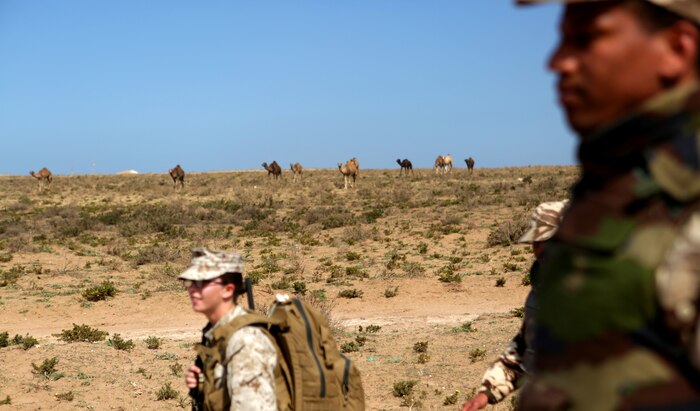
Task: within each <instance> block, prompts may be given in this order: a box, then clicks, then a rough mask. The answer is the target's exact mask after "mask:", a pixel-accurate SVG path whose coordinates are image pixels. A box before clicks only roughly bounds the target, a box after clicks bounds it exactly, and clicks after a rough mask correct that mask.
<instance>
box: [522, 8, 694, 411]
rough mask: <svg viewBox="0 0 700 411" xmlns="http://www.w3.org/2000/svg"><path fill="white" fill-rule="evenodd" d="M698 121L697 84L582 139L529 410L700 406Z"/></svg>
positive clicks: (545, 275)
mask: <svg viewBox="0 0 700 411" xmlns="http://www.w3.org/2000/svg"><path fill="white" fill-rule="evenodd" d="M686 3H692V4H693V5H694V6H695V7H698V6H700V2H699V1H697V0H693V1H686ZM696 10H697V9H696ZM699 128H700V89H699V87H698V85H697V84H692V85H691V86H684V87H679V88H676V89H673V90H672V91H670V92H667V93H664V94H662V95H659V96H657V97H655V98H653V99H652V100H650V101H648V102H647V103H646V104H644V105H643V106H642V107H641V108H640V109H638V110H637V111H636V112H634V113H630V115H629V116H627V117H625V118H624V119H621V120H619V121H618V122H617V123H616V124H613V125H611V126H609V127H608V128H606V129H605V130H602V131H600V132H598V133H597V134H595V135H592V136H586V138H585V139H583V140H582V142H581V144H580V146H579V159H580V162H581V165H582V171H583V173H582V177H581V179H580V180H579V181H578V183H577V184H576V185H575V187H574V189H573V196H572V200H571V202H570V204H569V206H568V208H567V211H566V212H565V214H564V219H563V221H562V223H561V226H560V228H559V231H558V232H557V233H556V234H555V236H554V237H553V238H552V239H551V240H550V241H549V242H548V243H547V245H546V247H545V250H544V251H545V258H544V259H543V263H542V267H541V271H540V275H541V277H542V278H541V281H540V284H539V287H538V298H539V308H540V309H539V311H538V316H537V337H536V340H535V341H536V351H537V357H536V373H535V378H534V381H532V382H531V383H530V384H528V385H527V386H526V388H525V389H524V392H523V394H522V396H521V409H523V410H596V411H606V410H642V409H643V410H645V411H653V410H692V409H700V373H699V372H698V370H700V361H698V360H699V359H700V331H699V327H698V308H700V211H699V210H700V207H699V205H700V137H699V135H700V134H699V133H698V132H699Z"/></svg>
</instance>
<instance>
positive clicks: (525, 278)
mask: <svg viewBox="0 0 700 411" xmlns="http://www.w3.org/2000/svg"><path fill="white" fill-rule="evenodd" d="M520 283H521V284H522V285H526V286H527V285H530V284H532V281H531V279H530V273H527V274H525V275H524V276H523V279H522V280H521V281H520Z"/></svg>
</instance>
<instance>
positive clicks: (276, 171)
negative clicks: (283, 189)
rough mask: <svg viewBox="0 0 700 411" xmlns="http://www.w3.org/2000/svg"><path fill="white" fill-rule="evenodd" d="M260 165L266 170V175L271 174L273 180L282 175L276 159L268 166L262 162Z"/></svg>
mask: <svg viewBox="0 0 700 411" xmlns="http://www.w3.org/2000/svg"><path fill="white" fill-rule="evenodd" d="M261 165H262V167H263V168H264V169H265V170H267V176H268V177H269V176H272V177H274V179H275V180H277V179H278V178H280V176H281V175H282V168H281V167H280V165H279V164H277V162H276V161H273V162H272V164H270V165H269V166H268V165H267V163H262V164H261Z"/></svg>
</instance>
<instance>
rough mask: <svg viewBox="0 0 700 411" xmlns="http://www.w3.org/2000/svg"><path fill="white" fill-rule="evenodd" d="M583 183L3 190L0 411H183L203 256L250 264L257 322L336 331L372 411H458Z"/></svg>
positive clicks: (145, 180)
mask: <svg viewBox="0 0 700 411" xmlns="http://www.w3.org/2000/svg"><path fill="white" fill-rule="evenodd" d="M183 166H184V168H185V170H187V167H186V164H183ZM577 175H578V169H577V168H576V167H568V166H567V167H536V166H531V167H521V168H499V169H479V168H478V164H477V168H476V170H475V171H474V173H473V174H472V175H469V174H468V173H467V171H466V170H465V169H463V168H461V169H457V168H455V169H453V170H452V172H451V173H450V174H448V175H445V176H436V175H435V174H434V173H433V171H432V170H427V169H420V170H415V173H414V175H412V176H408V177H406V176H399V167H398V165H397V166H396V168H395V169H386V170H365V169H362V170H361V171H360V176H359V178H358V180H357V182H356V184H355V187H354V188H349V189H347V190H345V189H344V188H343V176H342V175H341V174H340V173H339V172H338V170H337V169H325V170H310V171H305V173H304V175H303V179H302V180H301V181H299V182H296V183H294V182H293V181H292V175H291V172H290V171H289V170H284V172H283V174H282V178H281V179H280V180H277V181H275V180H273V179H271V178H268V176H267V173H266V172H265V171H264V170H262V169H261V170H259V171H247V172H216V173H190V174H187V176H186V179H185V187H184V188H174V187H173V182H172V180H171V179H170V176H169V175H168V174H167V173H166V172H165V171H164V172H163V173H162V174H138V175H114V176H108V175H75V176H66V175H55V176H54V178H53V182H52V183H51V184H50V186H48V187H47V188H45V189H43V190H39V186H38V182H37V180H35V179H33V178H32V177H30V176H28V175H27V176H2V177H0V193H2V196H0V315H1V316H2V321H0V404H2V405H0V409H8V410H9V409H21V410H39V409H56V410H63V409H66V410H67V409H76V408H78V409H81V408H82V409H90V410H165V409H182V408H185V409H188V408H189V407H190V403H189V399H188V397H187V393H186V389H185V387H184V384H183V378H182V373H183V368H186V367H187V366H188V365H189V364H190V363H191V361H192V360H193V357H194V353H193V350H192V345H193V343H195V342H196V341H198V339H199V330H200V329H201V327H202V326H203V325H204V322H205V321H204V318H203V317H202V316H201V315H198V314H196V313H193V312H192V311H191V309H190V305H189V300H188V298H187V294H186V292H185V290H184V289H183V288H182V286H181V284H180V283H179V281H178V280H177V279H176V277H177V275H178V273H179V272H181V271H182V270H183V269H184V268H185V267H186V266H187V264H188V262H189V259H190V250H191V249H192V248H194V247H197V246H207V247H210V248H215V249H225V250H237V251H238V252H240V253H242V254H243V255H244V257H245V263H246V272H247V275H249V276H250V277H251V278H252V279H253V280H254V281H255V282H256V285H255V299H256V303H257V306H258V307H257V308H259V309H264V308H265V307H266V306H268V305H269V304H270V303H271V301H272V300H273V298H274V294H275V293H280V292H286V293H290V294H297V295H299V296H301V297H302V298H306V299H308V300H309V301H310V302H311V303H312V304H314V305H316V306H317V307H319V308H320V309H321V310H322V311H323V312H325V313H326V314H327V316H328V317H329V321H330V323H331V325H332V327H333V329H334V330H335V335H336V339H337V342H338V345H339V346H341V347H342V350H343V351H345V352H346V353H347V355H348V356H349V357H350V358H351V359H352V360H353V361H355V362H356V364H357V365H358V367H359V369H360V371H361V373H362V378H363V384H364V387H365V391H366V400H367V406H368V407H367V408H368V409H370V410H392V409H408V408H411V409H425V410H433V409H440V410H442V409H446V410H456V409H458V408H459V406H460V405H461V404H462V403H463V402H464V401H465V400H466V399H467V398H468V397H469V396H470V395H472V394H473V393H474V390H475V389H476V387H478V385H479V381H480V378H481V375H482V374H483V372H484V370H485V369H486V368H487V367H488V365H489V364H490V362H491V361H492V360H493V359H495V358H496V357H497V355H498V354H499V353H500V352H501V351H502V350H503V348H505V346H506V345H507V343H508V341H509V340H510V338H511V337H512V336H513V335H514V334H515V333H516V332H517V330H518V328H519V325H520V318H519V315H520V314H521V312H522V311H521V309H522V306H523V302H524V298H525V296H526V294H527V292H528V290H529V285H528V278H529V277H528V271H529V267H530V264H531V263H532V260H533V256H532V252H531V250H530V248H529V247H528V246H527V245H523V244H517V243H515V240H516V239H517V237H518V236H519V235H520V234H521V233H522V232H524V230H525V229H526V226H527V223H528V220H529V214H530V212H531V211H532V209H533V208H534V207H535V206H536V205H537V204H538V203H539V202H541V201H547V200H555V199H562V198H566V197H567V196H568V190H569V187H570V186H571V184H572V183H573V182H574V181H575V179H576V177H577ZM99 331H103V332H104V333H107V334H106V335H105V334H104V333H103V334H101V335H100V333H99ZM76 336H78V337H86V336H94V337H95V338H94V339H96V340H97V341H95V342H75V341H73V340H74V339H75V338H77V337H76ZM3 341H4V343H3ZM3 345H5V346H3ZM487 409H491V410H511V409H514V405H513V403H512V402H511V401H510V400H507V401H505V402H504V403H502V404H499V405H497V406H495V407H488V408H487Z"/></svg>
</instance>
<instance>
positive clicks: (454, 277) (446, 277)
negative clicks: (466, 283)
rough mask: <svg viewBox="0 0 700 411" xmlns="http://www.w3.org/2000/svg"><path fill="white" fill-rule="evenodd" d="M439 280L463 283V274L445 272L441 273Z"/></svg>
mask: <svg viewBox="0 0 700 411" xmlns="http://www.w3.org/2000/svg"><path fill="white" fill-rule="evenodd" d="M438 280H440V282H443V283H461V282H462V275H461V274H457V273H450V272H444V273H442V274H440V276H439V277H438Z"/></svg>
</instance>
